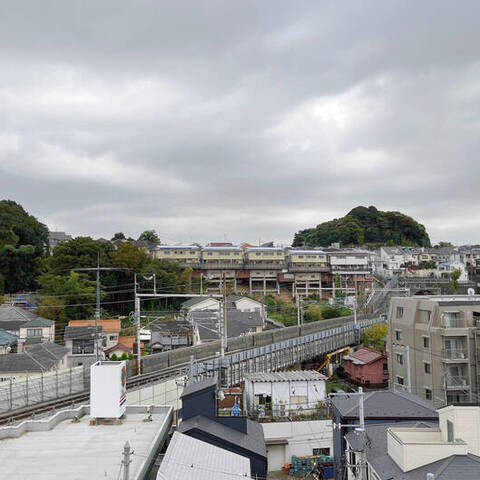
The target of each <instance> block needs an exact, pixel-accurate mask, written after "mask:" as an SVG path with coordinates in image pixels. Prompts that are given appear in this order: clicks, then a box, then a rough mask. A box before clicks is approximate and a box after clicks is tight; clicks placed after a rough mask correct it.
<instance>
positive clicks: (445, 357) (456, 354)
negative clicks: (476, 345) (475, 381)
mask: <svg viewBox="0 0 480 480" xmlns="http://www.w3.org/2000/svg"><path fill="white" fill-rule="evenodd" d="M442 361H444V362H448V363H452V362H462V363H463V362H465V363H467V362H468V353H467V351H466V349H463V348H444V349H443V350H442Z"/></svg>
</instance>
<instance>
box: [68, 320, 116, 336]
mask: <svg viewBox="0 0 480 480" xmlns="http://www.w3.org/2000/svg"><path fill="white" fill-rule="evenodd" d="M97 325H99V326H102V327H103V331H104V332H110V333H117V332H120V330H121V329H122V322H121V320H120V319H119V318H102V319H100V320H98V321H97ZM68 326H69V327H94V326H95V320H70V322H68Z"/></svg>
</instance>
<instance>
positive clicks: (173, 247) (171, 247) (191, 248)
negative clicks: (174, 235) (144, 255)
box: [156, 245, 200, 250]
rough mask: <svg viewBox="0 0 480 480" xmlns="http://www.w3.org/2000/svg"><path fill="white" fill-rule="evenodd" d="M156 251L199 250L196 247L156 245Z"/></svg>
mask: <svg viewBox="0 0 480 480" xmlns="http://www.w3.org/2000/svg"><path fill="white" fill-rule="evenodd" d="M156 249H157V250H200V247H199V246H198V245H157V247H156Z"/></svg>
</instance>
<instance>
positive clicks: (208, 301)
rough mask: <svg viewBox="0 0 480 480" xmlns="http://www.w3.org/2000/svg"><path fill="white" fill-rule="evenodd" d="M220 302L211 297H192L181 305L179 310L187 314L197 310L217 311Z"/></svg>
mask: <svg viewBox="0 0 480 480" xmlns="http://www.w3.org/2000/svg"><path fill="white" fill-rule="evenodd" d="M219 308H220V301H219V300H217V299H216V298H213V297H193V298H190V299H189V300H187V301H186V302H183V303H182V308H181V310H184V311H186V312H187V313H191V312H195V311H198V310H218V309H219Z"/></svg>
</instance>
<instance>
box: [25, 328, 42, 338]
mask: <svg viewBox="0 0 480 480" xmlns="http://www.w3.org/2000/svg"><path fill="white" fill-rule="evenodd" d="M41 336H42V329H41V328H27V337H41Z"/></svg>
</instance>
